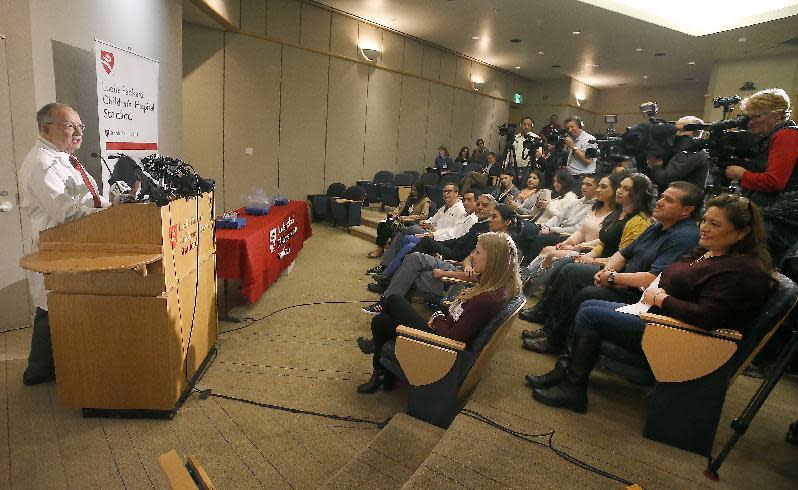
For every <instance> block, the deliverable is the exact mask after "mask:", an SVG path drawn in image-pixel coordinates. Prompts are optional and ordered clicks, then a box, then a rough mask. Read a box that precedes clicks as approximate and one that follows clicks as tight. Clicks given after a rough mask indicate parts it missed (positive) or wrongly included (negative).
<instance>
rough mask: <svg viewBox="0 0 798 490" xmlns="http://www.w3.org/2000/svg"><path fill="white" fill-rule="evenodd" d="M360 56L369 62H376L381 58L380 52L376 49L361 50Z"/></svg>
mask: <svg viewBox="0 0 798 490" xmlns="http://www.w3.org/2000/svg"><path fill="white" fill-rule="evenodd" d="M360 54H361V55H362V56H363V57H364V58H366V59H367V60H369V61H371V62H374V61H377V58H379V57H380V50H379V49H374V48H360Z"/></svg>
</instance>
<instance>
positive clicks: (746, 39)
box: [737, 37, 748, 43]
mask: <svg viewBox="0 0 798 490" xmlns="http://www.w3.org/2000/svg"><path fill="white" fill-rule="evenodd" d="M746 41H748V38H747V37H740V38H738V39H737V42H738V43H744V42H746Z"/></svg>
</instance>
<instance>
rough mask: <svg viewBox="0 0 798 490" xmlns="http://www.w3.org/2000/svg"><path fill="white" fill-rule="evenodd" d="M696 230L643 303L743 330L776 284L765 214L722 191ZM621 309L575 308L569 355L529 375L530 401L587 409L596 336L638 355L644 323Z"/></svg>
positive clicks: (605, 305) (607, 305)
mask: <svg viewBox="0 0 798 490" xmlns="http://www.w3.org/2000/svg"><path fill="white" fill-rule="evenodd" d="M700 229H701V238H700V240H699V242H698V246H699V248H698V249H697V250H696V252H695V253H694V254H693V255H691V256H689V257H687V258H685V259H684V260H682V261H680V262H675V263H673V264H671V265H670V266H668V267H667V268H666V269H665V270H664V271H663V272H662V276H661V277H660V281H659V286H658V287H649V288H648V289H646V290H645V291H644V293H643V297H642V302H643V303H645V304H648V305H651V307H652V308H651V312H652V313H658V314H662V315H667V316H671V317H674V318H676V319H677V320H681V321H683V322H686V323H690V324H693V325H696V326H698V327H700V328H704V329H707V330H715V329H718V328H727V329H735V330H741V329H742V328H743V327H745V326H746V325H748V324H750V323H751V321H752V320H753V318H752V315H754V314H756V312H757V311H758V309H759V307H761V305H762V304H763V303H764V302H765V299H766V298H767V296H768V294H769V292H770V290H771V288H772V286H773V279H772V276H771V272H772V267H771V261H770V254H769V253H768V251H767V248H766V245H765V244H766V237H765V230H764V225H763V223H762V215H761V214H760V212H759V208H758V207H757V205H756V204H754V203H752V202H751V201H749V200H748V199H747V198H745V197H739V196H730V195H724V196H720V197H717V198H714V199H711V200H710V201H709V202H708V203H707V211H706V213H704V218H703V219H702V220H701V228H700ZM620 306H623V305H622V304H620V303H611V302H607V301H597V300H589V301H585V302H584V303H582V304H581V305H580V306H579V311H578V313H577V315H576V323H575V328H574V338H573V344H572V352H573V353H572V355H571V358H570V360H569V361H568V362H567V363H559V366H558V367H556V368H555V369H554V370H553V371H551V372H549V373H547V374H545V375H543V376H527V377H526V381H527V384H529V385H530V386H532V387H533V388H534V393H533V396H534V398H535V400H537V401H539V402H541V403H544V404H546V405H549V406H553V407H565V408H570V409H572V410H574V411H577V412H585V411H587V379H588V376H589V375H590V371H591V370H592V369H593V365H594V364H595V362H596V359H597V358H598V354H599V345H600V343H601V341H602V340H604V339H609V340H611V341H612V342H614V343H616V344H619V345H621V346H623V347H625V348H626V349H629V350H636V351H640V352H642V347H641V341H642V338H643V331H644V330H645V322H644V321H643V320H642V319H641V318H640V317H638V316H636V315H630V314H627V313H621V312H618V311H615V310H616V308H618V307H620ZM741 333H742V334H743V335H745V331H744V330H741ZM563 364H565V365H564V366H563Z"/></svg>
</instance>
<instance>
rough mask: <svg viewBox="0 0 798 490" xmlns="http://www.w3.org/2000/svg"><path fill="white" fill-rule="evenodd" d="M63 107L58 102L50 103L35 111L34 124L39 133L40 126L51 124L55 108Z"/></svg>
mask: <svg viewBox="0 0 798 490" xmlns="http://www.w3.org/2000/svg"><path fill="white" fill-rule="evenodd" d="M63 105H64V104H59V103H58V102H50V103H49V104H45V105H44V106H43V107H42V108H41V109H39V110H38V111H36V124H37V125H38V127H39V131H41V129H42V126H44V125H45V124H47V123H51V122H53V111H54V110H55V109H56V108H57V107H61V106H63Z"/></svg>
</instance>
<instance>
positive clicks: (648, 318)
mask: <svg viewBox="0 0 798 490" xmlns="http://www.w3.org/2000/svg"><path fill="white" fill-rule="evenodd" d="M640 318H641V319H643V321H645V322H646V323H654V324H660V325H665V326H666V327H676V328H681V329H682V330H689V331H692V332H696V333H699V334H705V335H712V336H715V337H723V338H726V339H729V340H733V341H739V340H740V339H742V338H743V335H742V334H741V333H740V332H738V331H737V330H731V329H726V328H719V329H716V330H705V329H703V328H700V327H696V326H695V325H690V324H689V323H685V322H682V321H679V320H677V319H675V318H673V317H670V316H666V315H657V314H656V313H641V314H640Z"/></svg>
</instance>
